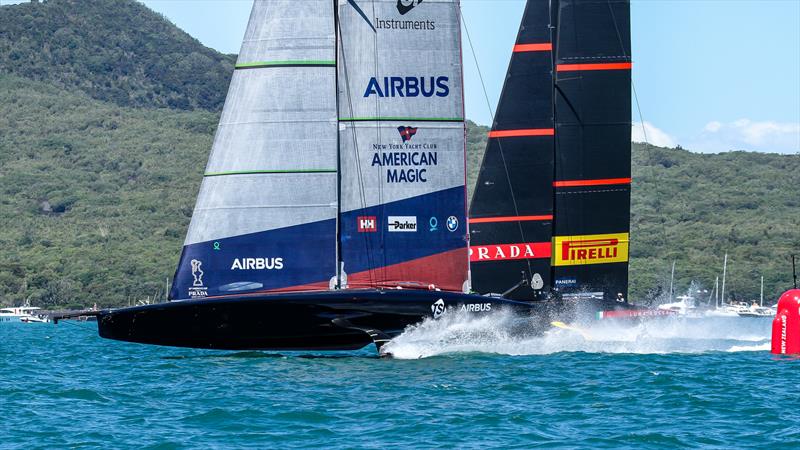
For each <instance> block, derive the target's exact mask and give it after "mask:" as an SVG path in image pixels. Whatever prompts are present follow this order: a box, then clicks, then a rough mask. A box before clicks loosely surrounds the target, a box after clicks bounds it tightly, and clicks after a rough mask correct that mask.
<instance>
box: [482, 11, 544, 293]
mask: <svg viewBox="0 0 800 450" xmlns="http://www.w3.org/2000/svg"><path fill="white" fill-rule="evenodd" d="M549 25H550V10H549V6H548V2H546V1H531V2H528V3H527V5H526V6H525V12H524V15H523V18H522V24H521V26H520V31H519V34H518V36H517V42H516V44H515V45H514V51H513V53H512V56H511V63H510V65H509V69H508V75H507V77H506V83H505V86H504V87H503V92H502V95H501V97H500V103H499V105H498V108H497V114H496V116H495V121H494V124H493V126H492V131H491V132H490V133H489V141H488V146H487V148H486V152H485V153H484V157H483V163H482V164H481V169H480V172H479V174H478V181H477V184H476V188H475V191H474V195H473V197H472V202H471V204H470V219H469V221H470V234H471V242H470V244H471V252H470V260H471V262H472V286H473V288H475V289H477V290H478V291H479V292H484V293H489V292H491V293H498V294H500V293H503V292H505V291H507V290H509V289H511V288H513V287H515V286H516V285H517V284H518V283H519V282H520V281H521V280H522V279H525V280H529V281H530V283H529V287H531V288H533V289H527V288H522V287H521V288H519V289H514V290H513V291H511V292H509V293H508V294H507V295H508V296H510V297H511V298H519V299H530V298H536V297H540V296H543V295H546V294H547V292H548V289H547V288H549V286H551V283H550V280H551V278H550V272H551V270H550V255H551V251H550V246H551V238H552V228H553V175H554V172H553V160H554V151H553V149H554V134H555V130H554V125H553V80H552V72H553V61H552V44H551V43H550V42H551V38H550V27H549Z"/></svg>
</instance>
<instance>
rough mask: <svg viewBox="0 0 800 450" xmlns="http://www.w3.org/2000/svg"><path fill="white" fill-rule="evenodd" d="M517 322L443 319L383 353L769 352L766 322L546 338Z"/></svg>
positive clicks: (668, 324) (560, 331)
mask: <svg viewBox="0 0 800 450" xmlns="http://www.w3.org/2000/svg"><path fill="white" fill-rule="evenodd" d="M520 320H525V319H522V318H520V317H518V316H514V315H513V314H512V313H509V312H497V313H494V314H491V315H483V316H475V315H470V314H468V313H454V314H446V315H444V316H443V317H441V318H439V319H437V320H433V319H427V320H425V321H424V322H422V323H420V324H418V325H416V326H413V327H409V328H408V329H407V330H406V331H405V332H404V333H403V334H401V335H400V336H398V337H397V338H395V339H393V340H392V341H391V342H389V343H388V344H386V346H385V347H384V349H383V350H384V352H388V353H391V354H392V356H393V357H395V358H398V359H418V358H426V357H431V356H438V355H444V354H452V353H464V352H478V353H495V354H504V355H548V354H553V353H560V352H588V353H632V354H661V353H703V352H714V351H719V352H751V351H768V350H769V339H770V321H769V320H761V319H742V318H706V319H686V318H680V317H668V318H659V319H653V320H649V321H645V322H641V323H630V324H625V323H619V322H597V321H595V322H592V323H588V324H570V325H567V326H566V327H562V328H558V327H553V328H552V329H550V330H548V331H546V332H545V333H544V334H541V333H538V334H533V333H520V327H519V323H520ZM512 330H513V331H512Z"/></svg>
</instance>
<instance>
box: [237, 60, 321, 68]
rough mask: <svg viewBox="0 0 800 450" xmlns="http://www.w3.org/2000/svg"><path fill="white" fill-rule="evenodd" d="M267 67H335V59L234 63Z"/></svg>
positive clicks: (243, 66) (247, 66) (246, 66)
mask: <svg viewBox="0 0 800 450" xmlns="http://www.w3.org/2000/svg"><path fill="white" fill-rule="evenodd" d="M267 67H336V61H324V60H310V61H257V62H251V63H239V64H236V69H237V70H241V69H263V68H267Z"/></svg>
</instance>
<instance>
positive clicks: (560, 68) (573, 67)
mask: <svg viewBox="0 0 800 450" xmlns="http://www.w3.org/2000/svg"><path fill="white" fill-rule="evenodd" d="M632 68H633V63H598V64H559V65H557V66H556V72H577V71H580V70H630V69H632Z"/></svg>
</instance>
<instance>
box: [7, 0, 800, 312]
mask: <svg viewBox="0 0 800 450" xmlns="http://www.w3.org/2000/svg"><path fill="white" fill-rule="evenodd" d="M78 5H80V6H81V8H78ZM84 5H85V8H84ZM112 5H113V7H111V6H112ZM79 11H81V13H80V14H79V13H78V12H79ZM12 16H14V18H13V19H12V18H10V17H12ZM109 23H113V24H114V26H113V27H109V26H107V25H108V24H109ZM31 27H33V28H37V29H38V30H49V31H47V32H45V31H42V32H39V31H37V30H30V29H29V28H31ZM102 28H106V29H108V30H112V28H113V32H111V31H109V32H108V33H105V32H103V31H102V30H101V29H102ZM59 30H62V31H61V34H60V36H61V35H74V36H76V37H75V38H74V39H71V40H70V39H61V38H59V39H57V40H55V41H58V42H54V40H53V38H52V36H53V34H54V33H56V32H58V31H59ZM143 30H144V31H143ZM104 33H105V34H104ZM9 36H11V37H9ZM115 39H118V41H117V40H115ZM128 41H130V42H132V44H130V45H131V47H130V48H129V47H126V46H127V45H128V44H129V43H128ZM125 49H127V50H125ZM131 52H133V53H131ZM59 55H60V56H59ZM91 55H94V56H95V57H96V58H95V59H92V58H88V56H91ZM198 55H199V56H198ZM89 59H92V61H93V62H91V63H90V62H89V61H88V60H89ZM200 60H202V61H203V63H202V64H200V66H199V68H198V66H192V63H191V62H192V61H200ZM181 61H183V62H186V65H185V66H182V65H181V64H180V62H181ZM167 62H170V63H171V65H170V64H167ZM232 62H233V57H231V56H225V55H221V54H219V53H217V52H214V51H213V50H210V49H207V48H205V47H202V46H201V45H200V44H199V43H197V41H195V40H194V39H193V38H191V37H189V36H188V35H186V34H185V33H183V32H182V31H180V30H178V29H177V28H176V27H174V26H173V25H171V24H170V23H169V22H168V21H166V20H164V19H163V18H161V17H160V16H158V15H157V14H155V13H153V12H151V11H149V10H147V9H146V8H144V7H143V6H141V5H140V4H138V3H136V2H133V1H132V0H80V1H73V0H50V1H48V2H46V3H44V4H20V5H12V6H2V7H0V117H2V118H3V120H1V121H0V229H1V230H2V232H0V246H2V249H3V250H4V251H3V252H2V254H1V256H0V304H18V303H21V302H23V301H25V300H26V299H30V301H31V303H33V304H37V305H43V306H49V307H78V306H87V305H91V304H92V303H95V302H96V303H98V304H99V305H101V306H118V305H126V304H128V303H130V302H136V301H139V300H144V299H146V298H147V297H150V298H152V297H154V296H163V292H164V285H165V281H166V279H167V278H168V277H171V276H172V274H173V272H174V268H175V264H176V263H177V259H178V256H179V253H180V250H181V245H182V241H183V237H184V233H185V230H186V226H187V225H188V222H189V219H190V216H191V211H192V207H193V205H194V199H195V195H196V192H197V189H198V188H199V185H200V181H201V179H202V172H203V168H204V165H205V162H206V158H207V155H208V151H209V149H210V146H211V141H212V138H213V133H214V130H215V127H216V123H217V120H218V114H219V113H218V109H219V107H220V105H221V101H222V99H223V98H224V96H225V92H226V89H227V83H228V80H229V78H230V72H231V71H232ZM176 63H177V64H176ZM25 67H28V68H31V69H33V70H24V68H25ZM55 67H57V70H56V68H55ZM158 67H161V68H163V70H160V69H158V70H156V69H157V68H158ZM192 67H194V68H192ZM190 72H191V73H190ZM184 77H185V78H184ZM468 131H469V134H468V146H469V156H468V165H469V169H470V184H471V183H474V179H475V174H476V173H477V169H478V167H479V164H480V160H481V155H482V152H483V148H484V146H485V142H486V131H487V129H486V128H485V127H478V126H476V125H474V124H472V123H470V124H469V126H468ZM633 150H634V161H633V162H634V183H633V212H632V220H633V230H632V239H633V243H632V265H631V283H632V295H631V297H632V298H634V299H638V300H642V299H647V298H648V297H653V296H657V295H658V294H659V290H660V289H663V287H664V283H665V276H667V275H668V271H669V268H670V265H671V264H672V261H673V260H675V261H677V267H678V269H677V273H676V275H677V279H678V289H679V290H685V289H686V287H687V286H688V284H689V282H690V281H691V280H697V281H700V282H703V283H706V284H709V283H713V279H714V276H716V275H717V274H719V273H721V266H722V258H723V255H724V253H725V252H728V253H730V254H731V259H730V261H731V263H730V266H729V274H730V278H729V292H730V293H731V294H732V295H733V296H735V297H737V298H743V297H754V296H756V295H757V292H758V282H759V276H760V275H761V274H762V273H763V274H764V275H765V276H766V282H767V294H768V295H769V296H770V297H773V298H774V296H775V295H776V294H777V293H778V292H779V291H781V290H782V289H784V288H786V287H787V286H788V285H789V283H790V279H791V274H790V266H789V255H790V254H791V253H792V252H793V251H794V252H798V253H800V216H799V214H800V197H798V188H797V186H798V180H800V178H799V177H798V173H800V156H797V155H793V156H782V155H777V154H756V153H746V152H733V153H725V154H719V155H704V154H695V153H690V152H687V151H684V150H681V149H663V148H653V147H646V146H643V145H638V144H636V145H634V146H633Z"/></svg>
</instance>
